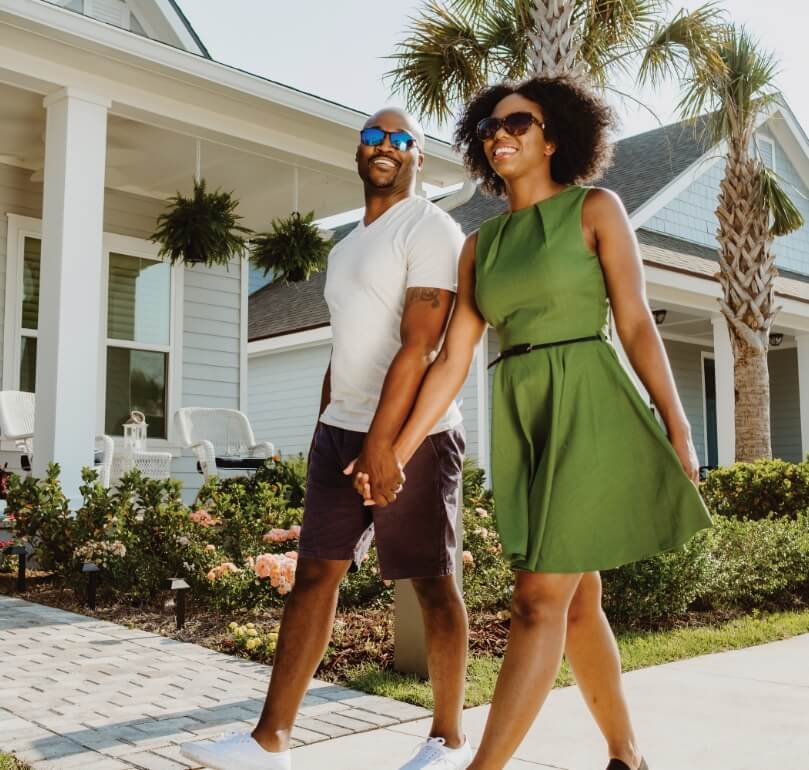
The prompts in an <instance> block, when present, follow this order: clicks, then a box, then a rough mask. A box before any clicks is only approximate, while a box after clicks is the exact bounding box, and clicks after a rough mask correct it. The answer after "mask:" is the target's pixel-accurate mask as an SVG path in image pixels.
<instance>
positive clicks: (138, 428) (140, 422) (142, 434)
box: [124, 411, 149, 452]
mask: <svg viewBox="0 0 809 770" xmlns="http://www.w3.org/2000/svg"><path fill="white" fill-rule="evenodd" d="M148 427H149V426H148V425H147V423H146V416H145V415H144V414H143V412H138V411H133V412H132V413H131V414H130V415H129V419H128V420H127V421H126V422H125V423H124V449H125V450H127V451H128V452H143V451H145V450H146V428H148Z"/></svg>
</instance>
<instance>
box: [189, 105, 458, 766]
mask: <svg viewBox="0 0 809 770" xmlns="http://www.w3.org/2000/svg"><path fill="white" fill-rule="evenodd" d="M423 147H424V134H423V133H422V131H421V128H420V127H419V126H418V124H417V123H416V122H415V121H414V120H413V118H412V117H411V116H410V115H408V114H407V113H405V112H403V111H401V110H398V109H393V108H386V109H384V110H381V111H380V112H378V113H377V114H376V115H373V116H372V117H371V118H369V120H368V121H367V122H366V124H365V127H364V128H363V129H362V131H361V132H360V144H359V146H358V147H357V155H356V160H357V171H358V173H359V176H360V178H361V179H362V181H363V183H364V187H365V215H364V217H363V219H362V220H361V221H360V222H359V223H358V225H357V227H356V228H355V229H354V230H353V231H352V232H351V233H350V234H349V235H348V236H347V237H346V238H345V239H344V240H343V241H341V242H340V243H339V244H337V245H336V246H335V247H334V248H333V249H332V252H331V254H330V255H329V262H328V271H327V275H326V290H325V296H326V301H327V303H328V305H329V311H330V314H331V325H332V334H333V343H332V344H333V347H332V357H331V362H330V364H329V368H328V370H327V371H326V376H325V378H324V381H323V390H322V397H321V415H320V421H319V422H318V425H317V427H316V429H315V434H314V436H313V439H312V447H311V450H310V454H309V471H308V480H307V492H306V501H305V507H304V521H303V529H302V532H301V542H300V552H299V560H298V568H297V574H296V582H295V588H294V590H293V591H292V593H291V595H290V597H289V599H288V601H287V605H286V608H285V611H284V617H283V621H282V624H281V630H280V633H279V638H278V647H277V651H276V656H275V662H274V666H273V671H272V677H271V681H270V687H269V694H268V696H267V700H266V702H265V704H264V710H263V712H262V715H261V718H260V720H259V722H258V725H257V726H256V728H255V730H254V731H253V733H252V735H246V734H245V735H239V736H232V737H229V738H224V739H221V740H219V741H216V742H202V743H196V744H190V745H189V744H187V745H186V746H185V747H184V749H183V755H184V756H186V757H189V758H190V759H193V760H195V761H198V762H201V763H203V764H205V765H206V766H208V767H211V768H214V769H215V770H233V769H234V768H239V770H253V769H255V770H259V768H260V769H261V770H288V769H289V768H290V767H291V757H290V751H289V744H290V734H291V732H292V728H293V723H294V720H295V716H296V714H297V712H298V709H299V707H300V704H301V701H302V700H303V697H304V694H305V692H306V688H307V686H308V685H309V682H310V680H311V678H312V676H313V675H314V673H315V670H316V669H317V666H318V664H319V663H320V661H321V659H322V657H323V654H324V652H325V650H326V647H327V645H328V642H329V639H330V637H331V633H332V627H333V623H334V614H335V609H336V606H337V594H338V589H339V585H340V582H341V581H342V579H343V577H344V576H345V575H346V573H347V572H348V569H349V567H350V566H351V565H352V563H353V562H355V561H356V562H357V564H359V563H360V562H361V560H362V557H363V556H364V551H365V550H366V549H367V547H368V542H369V541H370V538H369V537H368V534H369V532H370V529H369V527H370V526H371V525H373V526H374V530H375V536H376V542H377V549H378V554H379V563H380V571H381V575H382V577H383V578H384V579H388V580H403V579H411V580H412V582H413V586H414V588H415V591H416V594H417V596H418V599H419V602H420V604H421V609H422V614H423V617H424V621H425V625H426V629H427V655H428V668H429V672H430V677H431V680H432V686H433V692H434V697H435V714H434V720H433V725H432V730H431V732H430V737H429V738H428V739H427V740H426V741H425V742H424V744H422V745H421V746H420V748H419V750H418V751H417V752H416V753H415V756H414V757H413V758H412V759H411V760H410V761H408V762H407V763H406V764H405V765H403V766H402V768H401V769H400V770H427V769H428V768H439V767H440V768H465V767H467V765H468V764H469V763H470V762H471V759H472V752H471V748H470V746H469V743H468V741H467V740H466V739H465V736H464V734H463V730H462V727H461V713H462V708H463V688H464V675H465V670H466V652H467V635H468V629H467V617H466V609H465V607H464V604H463V600H462V598H461V596H460V593H459V591H458V588H457V586H456V583H455V580H454V578H453V575H452V573H453V571H454V566H455V565H454V561H455V559H454V554H455V521H456V516H457V512H458V505H459V502H460V501H459V500H458V487H459V482H460V477H461V467H462V461H463V446H464V441H463V433H462V429H461V415H460V412H459V410H458V408H457V406H455V405H453V406H452V407H451V408H450V409H449V411H448V412H447V414H445V415H444V417H443V418H442V420H441V421H440V422H439V424H438V425H437V426H436V427H435V431H434V433H433V434H432V435H431V436H429V437H428V438H427V440H426V441H425V442H424V444H423V445H422V446H421V448H420V449H419V450H418V451H417V453H416V454H415V455H414V456H413V459H412V460H411V461H410V462H409V463H408V465H407V467H406V468H405V469H402V468H400V467H399V466H398V464H397V463H396V461H395V458H391V455H390V453H382V452H379V451H377V447H379V446H387V445H390V444H391V443H392V441H393V439H394V438H395V437H396V436H397V434H398V432H399V430H400V428H401V427H402V425H403V424H404V422H405V420H406V418H407V415H408V413H409V412H410V410H411V408H412V406H413V404H414V402H415V399H416V396H417V394H418V390H419V387H420V385H421V382H422V380H423V378H424V376H425V374H426V372H427V369H428V367H429V366H430V363H431V362H432V361H433V360H434V358H435V355H436V353H437V351H438V349H439V347H440V344H441V340H442V337H443V334H444V331H445V329H446V325H447V320H448V318H449V315H450V312H451V309H452V305H453V301H454V297H455V291H456V289H457V262H458V256H459V254H460V250H461V247H462V245H463V235H462V233H461V231H460V228H459V227H458V225H457V224H456V223H455V222H454V220H452V218H451V217H450V216H449V215H448V214H446V213H445V212H443V211H442V210H441V209H439V208H438V207H437V206H435V205H433V204H432V203H430V202H429V201H427V200H425V199H424V198H422V197H420V196H419V195H417V193H416V180H417V175H418V173H419V172H420V170H421V168H422V164H423V162H424V151H423ZM380 458H382V459H380ZM355 459H356V462H353V461H354V460H355ZM351 469H353V471H354V472H363V473H367V474H369V476H370V477H371V478H372V479H374V480H377V479H378V480H380V485H381V488H390V489H396V492H395V493H389V494H388V495H387V496H380V497H379V498H377V499H376V502H377V503H378V505H376V506H368V505H365V504H364V503H363V499H362V497H360V496H359V495H358V494H357V493H356V492H355V490H354V488H353V486H352V478H351ZM404 473H406V474H407V484H406V485H404V486H402V483H403V482H404Z"/></svg>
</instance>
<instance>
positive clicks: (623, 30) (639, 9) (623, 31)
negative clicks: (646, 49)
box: [573, 0, 666, 85]
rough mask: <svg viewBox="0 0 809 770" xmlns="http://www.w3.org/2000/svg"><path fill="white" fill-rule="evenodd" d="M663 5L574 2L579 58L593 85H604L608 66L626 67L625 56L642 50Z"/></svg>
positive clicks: (627, 0) (647, 0) (635, 0)
mask: <svg viewBox="0 0 809 770" xmlns="http://www.w3.org/2000/svg"><path fill="white" fill-rule="evenodd" d="M665 6H666V2H665V0H577V3H576V9H575V11H574V14H573V23H574V27H575V28H576V29H577V30H578V34H579V35H580V36H581V49H580V52H579V55H580V57H581V59H582V61H584V63H585V64H586V67H587V71H588V73H589V75H590V77H591V78H592V79H593V80H594V81H595V82H597V83H600V84H602V85H603V84H605V83H606V82H607V80H608V79H609V75H610V72H609V71H610V69H611V65H615V66H617V67H618V68H620V69H626V68H627V66H628V63H627V62H626V61H625V60H626V58H627V56H626V54H627V53H628V52H635V53H637V51H639V50H640V49H641V48H642V46H643V45H644V43H645V41H646V39H647V38H648V36H649V30H650V29H651V28H652V27H653V26H654V24H655V21H656V19H657V18H658V17H659V16H660V14H661V13H662V12H663V10H664V8H665Z"/></svg>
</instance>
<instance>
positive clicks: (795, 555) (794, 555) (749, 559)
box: [701, 512, 809, 609]
mask: <svg viewBox="0 0 809 770" xmlns="http://www.w3.org/2000/svg"><path fill="white" fill-rule="evenodd" d="M707 539H708V547H709V550H710V553H711V558H712V559H713V561H714V565H715V575H714V579H713V580H712V581H711V582H710V583H709V585H707V586H706V588H705V590H704V591H702V593H701V596H702V599H703V600H704V601H705V603H706V604H707V605H708V606H710V607H712V608H715V609H726V608H734V609H735V608H741V609H750V608H752V607H762V606H765V605H768V604H780V605H788V604H790V603H791V602H792V601H793V600H794V599H795V598H796V596H798V595H800V594H806V592H807V590H809V513H807V512H803V513H800V514H798V516H797V518H796V519H795V520H791V519H762V520H760V521H738V520H734V519H722V518H718V519H717V520H716V523H715V526H714V527H713V529H712V530H710V531H709V532H708V536H707Z"/></svg>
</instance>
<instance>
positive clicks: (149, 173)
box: [0, 84, 362, 229]
mask: <svg viewBox="0 0 809 770" xmlns="http://www.w3.org/2000/svg"><path fill="white" fill-rule="evenodd" d="M0 104H2V105H3V110H2V112H0V163H5V164H7V165H14V166H20V167H23V168H26V169H29V170H30V171H31V180H32V181H33V182H41V181H42V170H43V165H44V152H45V143H44V136H45V110H44V108H43V106H42V97H41V95H40V94H38V93H34V92H31V91H26V90H24V89H21V88H15V87H13V86H8V85H3V84H0ZM201 159H202V164H201V168H202V174H203V176H204V177H205V178H206V179H207V181H208V183H209V186H210V187H213V188H216V187H221V188H222V189H225V190H232V191H234V192H235V194H236V196H237V197H238V198H239V200H240V201H241V205H240V208H239V212H240V214H241V215H242V216H243V217H244V219H245V221H246V224H247V225H248V226H250V227H253V228H258V229H262V228H266V227H268V226H269V223H270V220H271V219H272V218H273V217H278V216H283V215H285V214H288V213H289V212H290V211H291V210H292V208H293V202H294V197H293V195H294V194H293V190H294V184H295V182H294V174H295V168H297V169H298V172H297V173H298V191H299V207H300V209H301V210H302V211H314V212H315V214H316V216H318V217H325V216H329V215H331V214H336V213H339V212H342V211H345V210H347V209H351V208H355V207H356V206H358V205H360V204H361V201H362V187H361V185H360V183H359V180H358V178H357V176H356V174H354V173H351V172H350V171H348V170H344V169H339V168H335V167H333V166H329V165H328V164H326V163H323V162H320V161H317V160H312V159H309V158H302V157H300V156H296V155H294V154H291V153H288V152H284V151H281V150H277V151H273V152H271V151H269V150H267V151H265V152H262V153H260V154H258V153H252V152H248V151H245V150H244V149H241V148H234V147H229V146H227V145H226V144H222V143H217V142H212V141H210V140H203V141H202V143H201ZM195 163H196V139H195V137H193V136H189V135H183V134H180V133H177V132H174V131H170V130H167V129H164V128H158V127H155V126H151V125H147V124H145V123H141V122H138V121H135V120H131V119H129V118H125V117H121V116H119V115H114V114H111V115H110V117H109V122H108V138H107V170H106V186H107V187H108V188H110V189H115V190H122V191H125V192H129V193H133V194H136V195H144V196H148V197H154V198H161V199H164V198H166V197H168V196H170V195H173V194H174V193H175V192H177V191H178V190H179V191H181V192H188V191H189V190H190V188H191V183H192V179H193V174H194V167H195Z"/></svg>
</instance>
